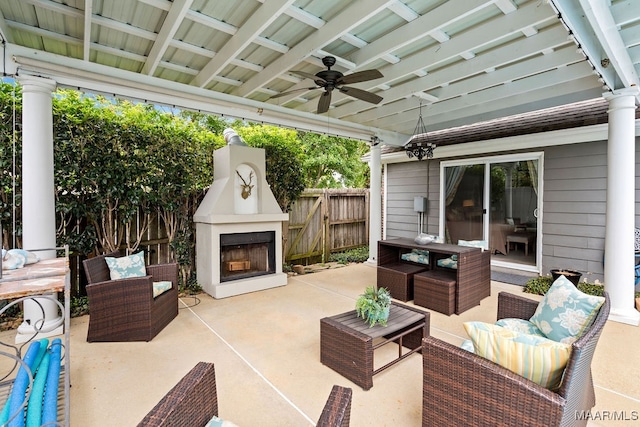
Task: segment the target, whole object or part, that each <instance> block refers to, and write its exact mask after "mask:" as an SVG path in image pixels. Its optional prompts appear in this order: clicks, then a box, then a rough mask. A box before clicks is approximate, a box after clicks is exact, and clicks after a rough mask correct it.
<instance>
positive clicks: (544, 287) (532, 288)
mask: <svg viewBox="0 0 640 427" xmlns="http://www.w3.org/2000/svg"><path fill="white" fill-rule="evenodd" d="M552 284H553V278H552V277H551V276H539V277H533V278H531V279H529V280H527V283H526V284H525V286H524V291H525V292H527V293H529V294H535V295H544V294H546V293H547V291H548V290H549V288H550V287H551V285H552Z"/></svg>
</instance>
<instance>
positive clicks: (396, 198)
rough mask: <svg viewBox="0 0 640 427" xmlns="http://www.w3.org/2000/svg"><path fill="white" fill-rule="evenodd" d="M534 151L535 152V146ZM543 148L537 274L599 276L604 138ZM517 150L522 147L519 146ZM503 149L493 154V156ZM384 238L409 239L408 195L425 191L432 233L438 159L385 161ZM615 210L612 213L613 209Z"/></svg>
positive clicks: (413, 219) (412, 232) (414, 217)
mask: <svg viewBox="0 0 640 427" xmlns="http://www.w3.org/2000/svg"><path fill="white" fill-rule="evenodd" d="M535 151H537V152H539V151H541V150H540V148H537V149H535ZM542 151H544V163H543V165H544V170H543V173H544V175H543V179H544V185H543V194H542V209H543V217H542V221H543V222H542V230H541V231H542V245H543V247H542V260H541V261H542V266H541V272H542V274H547V273H548V272H549V270H551V269H553V268H571V269H575V270H579V271H581V272H582V273H583V275H584V276H585V277H586V278H587V280H589V281H594V280H596V279H597V280H600V281H602V280H603V274H604V266H603V259H604V236H605V214H606V191H607V188H606V185H607V178H606V174H607V142H606V141H596V142H587V143H579V144H568V145H554V146H548V147H544V148H542ZM520 152H522V151H520ZM499 154H505V153H496V155H499ZM638 163H639V155H638V150H637V149H636V194H637V196H636V225H638V224H640V215H639V214H638V212H640V203H639V202H638V201H639V200H640V194H639V193H638V192H639V191H640V190H639V189H640V177H639V176H638V172H639V171H640V165H639V164H638ZM385 172H386V184H387V188H386V200H385V208H386V212H385V215H386V216H385V218H384V221H385V224H386V227H385V234H384V235H385V238H393V237H408V238H413V237H415V236H416V234H417V230H418V228H417V227H418V214H417V213H416V212H414V211H413V198H414V196H428V198H429V206H428V229H427V232H429V233H431V234H438V221H439V205H440V200H439V197H440V191H439V187H440V181H439V179H440V161H439V159H437V160H430V165H429V189H428V190H427V179H426V177H427V164H426V162H424V161H423V162H415V161H413V162H406V163H388V164H386V171H385ZM614 214H615V213H614Z"/></svg>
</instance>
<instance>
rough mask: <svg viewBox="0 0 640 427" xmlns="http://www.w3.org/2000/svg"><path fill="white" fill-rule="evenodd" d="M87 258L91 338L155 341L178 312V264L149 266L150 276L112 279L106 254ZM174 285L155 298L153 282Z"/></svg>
mask: <svg viewBox="0 0 640 427" xmlns="http://www.w3.org/2000/svg"><path fill="white" fill-rule="evenodd" d="M107 256H113V257H119V256H120V254H119V253H118V252H112V253H109V254H105V255H100V256H97V257H94V258H89V259H87V260H84V261H83V267H84V272H85V274H86V276H87V282H88V284H87V296H88V297H89V331H88V333H87V341H89V342H95V341H111V342H114V341H151V340H152V339H153V337H155V336H156V335H157V334H158V333H159V332H160V331H161V330H162V329H163V328H164V327H165V326H167V325H168V324H169V322H171V321H172V320H173V319H174V318H175V317H176V316H177V315H178V264H175V263H173V264H161V265H149V266H146V271H147V276H145V277H135V278H128V279H118V280H111V279H110V276H109V267H108V266H107V263H106V261H105V257H107ZM165 280H167V281H171V283H172V284H173V286H172V287H171V289H169V290H168V291H166V292H164V293H163V294H161V295H159V296H157V297H156V298H153V282H158V281H165Z"/></svg>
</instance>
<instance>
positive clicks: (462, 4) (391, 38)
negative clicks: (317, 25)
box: [352, 0, 493, 68]
mask: <svg viewBox="0 0 640 427" xmlns="http://www.w3.org/2000/svg"><path fill="white" fill-rule="evenodd" d="M492 3H493V2H492V1H487V0H449V1H447V2H445V3H443V4H442V5H441V6H440V7H437V8H436V9H434V10H432V11H430V12H429V13H427V14H425V15H423V16H421V17H420V18H418V19H415V20H413V21H411V22H410V23H408V24H406V25H404V26H402V27H400V28H398V29H397V30H395V31H393V32H390V33H388V34H385V35H384V36H383V37H380V38H379V39H377V40H376V41H374V42H373V43H370V44H369V45H367V46H366V47H363V48H362V49H359V50H358V51H357V52H356V53H355V54H353V55H352V56H353V62H355V63H356V64H358V68H361V67H364V66H365V65H367V64H370V63H371V62H373V61H375V60H376V59H379V58H380V57H381V56H382V55H385V54H389V53H392V52H393V51H395V50H398V49H400V48H401V47H404V46H407V45H408V44H410V43H413V42H415V41H416V40H419V39H421V38H424V37H425V36H427V34H425V28H429V29H430V31H436V30H440V29H442V28H443V27H445V26H446V25H449V24H451V23H452V22H454V21H457V20H460V19H462V18H464V17H466V16H468V15H469V14H472V13H474V12H476V11H478V10H479V9H483V8H485V7H487V6H489V5H491V4H492Z"/></svg>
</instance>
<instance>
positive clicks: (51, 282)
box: [0, 247, 71, 427]
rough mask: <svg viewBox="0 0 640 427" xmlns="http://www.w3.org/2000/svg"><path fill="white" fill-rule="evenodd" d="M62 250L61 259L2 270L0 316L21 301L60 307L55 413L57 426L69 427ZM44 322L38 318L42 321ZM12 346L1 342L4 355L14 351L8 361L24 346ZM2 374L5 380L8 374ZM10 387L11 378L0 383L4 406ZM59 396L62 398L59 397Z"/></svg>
mask: <svg viewBox="0 0 640 427" xmlns="http://www.w3.org/2000/svg"><path fill="white" fill-rule="evenodd" d="M57 249H64V250H65V256H64V257H59V258H52V259H43V260H40V261H38V262H37V263H35V264H30V265H27V266H24V267H23V268H19V269H16V270H4V271H3V272H2V278H0V300H5V301H7V302H8V303H7V305H5V306H4V307H3V308H2V309H0V313H4V312H5V311H6V310H7V309H8V308H10V307H11V306H13V305H16V304H19V303H22V302H24V301H25V300H28V299H32V298H47V299H50V300H52V301H56V303H57V304H58V306H60V305H62V307H60V308H61V311H62V316H63V318H64V319H63V322H64V337H63V343H64V347H63V349H62V353H63V356H62V358H61V366H60V386H59V391H58V408H57V409H58V411H57V415H58V417H57V424H56V425H60V426H67V427H68V426H69V425H70V387H71V384H70V345H69V343H70V336H69V334H70V331H69V327H70V321H69V319H70V314H71V313H70V310H71V301H70V297H71V288H70V272H69V255H68V248H66V247H65V248H57ZM58 292H64V304H61V303H58V297H57V293H58ZM45 320H47V319H44V318H43V319H41V320H39V321H38V322H36V324H35V325H37V324H39V322H40V321H42V322H44V321H45ZM35 325H34V336H33V338H32V339H37V327H36V326H35ZM43 332H45V331H43ZM23 346H24V344H23V345H22V346H19V347H17V346H12V345H9V344H8V343H3V347H4V348H5V350H4V352H5V354H4V356H5V357H9V356H12V355H11V354H10V353H9V352H8V350H7V348H9V347H10V348H13V349H14V350H15V353H16V354H15V356H13V357H11V358H14V357H15V358H18V359H20V358H22V357H23V356H24V355H23V354H22V353H23V348H24V349H25V350H26V348H27V347H23ZM13 366H14V369H17V367H18V366H19V365H18V364H17V363H13ZM3 374H5V375H6V376H5V378H6V377H9V376H10V375H7V374H6V373H3ZM12 385H13V379H10V380H5V381H2V382H0V403H1V404H2V405H4V404H5V403H6V401H7V399H8V398H9V396H10V394H11V388H12ZM60 394H62V395H60Z"/></svg>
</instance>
